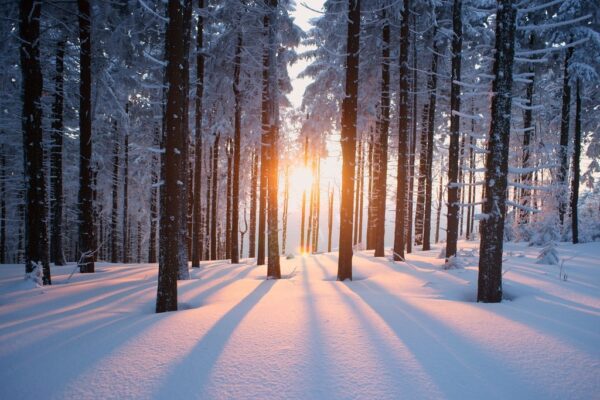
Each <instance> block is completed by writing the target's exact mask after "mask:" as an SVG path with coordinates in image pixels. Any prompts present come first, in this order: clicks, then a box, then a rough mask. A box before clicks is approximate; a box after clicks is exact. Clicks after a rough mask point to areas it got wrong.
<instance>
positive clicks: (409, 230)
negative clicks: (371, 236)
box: [406, 14, 418, 253]
mask: <svg viewBox="0 0 600 400" xmlns="http://www.w3.org/2000/svg"><path fill="white" fill-rule="evenodd" d="M412 20H413V37H412V39H413V40H412V53H413V54H412V69H413V73H412V92H413V98H412V107H411V111H412V116H411V118H410V122H411V125H412V129H411V139H410V156H409V161H408V171H409V176H410V179H409V181H408V200H407V202H406V206H407V214H408V215H407V218H408V223H407V225H406V252H407V253H412V246H413V208H414V205H413V203H414V188H415V157H416V151H417V104H418V103H417V88H418V82H417V67H418V65H417V44H416V43H417V40H416V38H417V34H416V28H415V27H416V17H415V15H414V14H413V18H412Z"/></svg>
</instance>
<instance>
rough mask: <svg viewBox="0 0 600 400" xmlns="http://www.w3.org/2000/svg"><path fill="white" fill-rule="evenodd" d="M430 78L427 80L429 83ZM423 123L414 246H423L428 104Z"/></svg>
mask: <svg viewBox="0 0 600 400" xmlns="http://www.w3.org/2000/svg"><path fill="white" fill-rule="evenodd" d="M432 78H433V77H432V76H430V77H429V80H428V86H430V85H429V81H431V79H432ZM422 118H423V122H422V125H421V138H420V151H419V180H418V181H417V206H416V210H415V244H416V245H422V244H423V226H424V225H423V220H424V219H425V192H426V191H427V188H426V187H427V154H428V150H429V144H428V143H427V140H428V134H429V129H428V128H427V122H428V121H429V103H425V105H424V106H423V115H422Z"/></svg>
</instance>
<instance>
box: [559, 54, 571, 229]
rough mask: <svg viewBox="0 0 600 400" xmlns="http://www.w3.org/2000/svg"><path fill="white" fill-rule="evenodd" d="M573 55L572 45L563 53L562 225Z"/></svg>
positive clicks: (560, 179) (561, 133)
mask: <svg viewBox="0 0 600 400" xmlns="http://www.w3.org/2000/svg"><path fill="white" fill-rule="evenodd" d="M572 55H573V47H569V48H568V49H567V53H566V55H565V67H564V75H563V95H562V113H561V118H560V153H559V154H560V169H559V171H558V182H559V184H560V190H559V199H558V217H559V219H560V224H561V226H562V224H563V222H564V218H565V210H566V187H567V176H568V174H569V160H568V151H569V125H570V117H571V84H570V79H571V78H570V76H569V63H570V60H571V57H572Z"/></svg>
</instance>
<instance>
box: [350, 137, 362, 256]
mask: <svg viewBox="0 0 600 400" xmlns="http://www.w3.org/2000/svg"><path fill="white" fill-rule="evenodd" d="M356 152H357V158H358V161H357V162H356V168H355V170H356V172H355V173H356V179H355V181H356V190H355V191H354V233H353V235H352V244H353V245H354V246H356V244H357V243H358V210H359V207H358V202H359V200H360V162H361V159H362V139H361V138H359V139H358V148H357V150H356Z"/></svg>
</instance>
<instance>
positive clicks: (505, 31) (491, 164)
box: [477, 0, 516, 303]
mask: <svg viewBox="0 0 600 400" xmlns="http://www.w3.org/2000/svg"><path fill="white" fill-rule="evenodd" d="M515 19H516V7H515V5H514V3H513V0H504V1H502V2H501V3H499V4H498V12H497V17H496V54H495V60H494V69H493V71H494V75H495V78H494V83H493V85H492V92H493V93H494V95H493V96H492V110H491V123H490V133H489V137H488V145H487V156H486V165H485V167H486V172H485V199H484V201H483V215H484V216H485V218H484V219H482V221H481V244H480V251H479V254H480V256H479V280H478V290H477V301H478V302H484V303H498V302H500V301H501V300H502V249H503V240H504V215H505V213H506V204H505V202H506V186H507V175H508V151H509V140H510V114H511V105H512V80H513V76H512V74H513V60H514V54H515Z"/></svg>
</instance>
